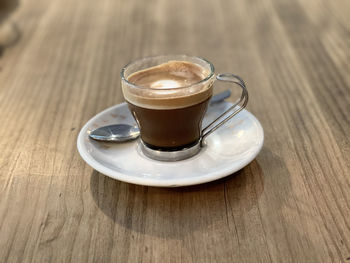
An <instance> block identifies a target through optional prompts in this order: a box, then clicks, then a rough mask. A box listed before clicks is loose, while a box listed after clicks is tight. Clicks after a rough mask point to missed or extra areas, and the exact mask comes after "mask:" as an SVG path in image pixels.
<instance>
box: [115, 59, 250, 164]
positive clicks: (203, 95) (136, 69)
mask: <svg viewBox="0 0 350 263" xmlns="http://www.w3.org/2000/svg"><path fill="white" fill-rule="evenodd" d="M121 77H122V90H123V94H124V97H125V100H126V101H127V103H128V105H129V108H130V110H131V112H132V114H133V116H134V118H135V120H136V122H137V124H138V125H139V128H140V132H141V149H142V152H143V153H144V154H145V155H146V156H148V157H150V158H152V159H156V160H162V161H177V160H182V159H186V158H189V157H191V156H193V155H195V154H196V153H198V152H199V151H200V149H201V147H203V145H204V144H203V141H204V139H205V137H206V136H208V135H209V134H210V133H211V132H213V131H214V130H216V129H217V128H219V127H220V126H221V125H223V124H224V123H225V122H226V121H228V120H229V119H230V118H232V117H233V116H234V115H236V114H237V113H238V112H239V111H241V110H242V109H243V108H244V107H245V106H246V104H247V102H248V92H247V90H246V87H245V84H244V82H243V81H242V80H241V79H240V78H239V77H238V76H235V75H233V74H219V75H218V76H215V74H214V66H213V65H212V64H211V63H210V62H209V61H207V60H205V59H202V58H199V57H191V56H185V55H169V56H157V57H149V58H144V59H140V60H137V61H135V62H132V63H129V64H128V65H126V66H125V67H124V68H123V69H122V72H121ZM215 79H218V80H222V81H228V82H232V83H235V84H237V85H238V86H240V87H241V88H242V95H241V98H240V99H239V100H238V101H237V102H236V103H234V105H233V106H232V107H231V108H230V109H229V110H228V111H226V112H225V113H223V114H222V115H221V116H218V119H217V120H215V121H214V122H213V123H211V124H210V125H208V127H206V128H204V129H203V130H202V120H203V117H204V115H205V113H206V110H207V106H208V103H209V100H210V98H211V96H212V94H213V83H214V81H215ZM240 104H242V105H241V106H239V105H240ZM236 106H237V107H236ZM229 112H231V114H229Z"/></svg>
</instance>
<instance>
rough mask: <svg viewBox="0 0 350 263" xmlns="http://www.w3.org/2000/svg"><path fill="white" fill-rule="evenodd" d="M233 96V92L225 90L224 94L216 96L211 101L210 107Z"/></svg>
mask: <svg viewBox="0 0 350 263" xmlns="http://www.w3.org/2000/svg"><path fill="white" fill-rule="evenodd" d="M230 96H231V91H230V90H225V91H223V92H220V93H218V94H216V95H214V96H213V97H212V98H211V100H210V105H212V104H215V103H218V102H221V101H223V100H224V99H226V98H228V97H230Z"/></svg>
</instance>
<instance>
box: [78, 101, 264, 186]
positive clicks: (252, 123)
mask: <svg viewBox="0 0 350 263" xmlns="http://www.w3.org/2000/svg"><path fill="white" fill-rule="evenodd" d="M231 105H232V104H231V103H229V102H222V103H219V104H216V105H214V106H210V107H209V109H208V112H207V114H206V116H205V118H204V121H203V125H206V124H207V123H209V122H210V121H211V120H214V119H215V117H217V116H218V115H219V114H220V113H222V112H224V111H225V109H227V108H228V107H230V106H231ZM116 123H127V124H134V123H135V121H134V119H133V117H132V115H131V113H130V112H129V109H128V107H127V105H126V103H122V104H118V105H116V106H113V107H111V108H108V109H106V110H104V111H103V112H101V113H99V114H97V115H96V116H95V117H93V118H92V119H91V120H89V121H88V122H87V123H86V124H85V126H84V127H83V128H82V129H81V131H80V133H79V136H78V141H77V146H78V150H79V153H80V155H81V157H82V158H83V159H84V160H85V161H86V162H87V163H88V164H89V165H90V166H91V167H93V168H94V169H96V170H97V171H99V172H100V173H103V174H105V175H108V176H109V177H112V178H114V179H117V180H120V181H124V182H128V183H133V184H140V185H149V186H162V187H177V186H186V185H194V184H201V183H205V182H210V181H213V180H216V179H219V178H222V177H225V176H227V175H230V174H232V173H234V172H236V171H238V170H240V169H241V168H243V167H244V166H246V165H247V164H249V163H250V162H251V161H252V160H253V159H254V158H255V157H256V156H257V154H258V153H259V151H260V150H261V147H262V145H263V142H264V131H263V128H262V126H261V124H260V123H259V121H258V120H257V119H256V118H255V117H254V115H253V114H251V113H250V112H248V111H246V110H243V111H242V112H240V113H239V114H238V115H237V116H235V117H234V118H233V119H231V120H230V121H229V122H227V123H226V124H225V125H224V126H222V127H221V128H219V129H218V130H217V131H215V132H214V133H212V134H211V135H209V136H208V137H207V139H206V146H205V147H204V148H203V149H202V150H201V151H200V152H199V154H197V155H196V156H194V157H192V158H190V159H186V160H182V161H178V162H161V161H155V160H152V159H149V158H148V157H146V156H144V155H143V153H142V152H141V150H140V146H139V140H136V141H131V142H127V143H101V142H97V141H94V140H92V139H90V138H89V136H88V135H89V132H90V131H91V130H94V129H96V128H97V127H100V126H104V125H110V124H116Z"/></svg>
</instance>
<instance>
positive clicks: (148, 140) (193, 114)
mask: <svg viewBox="0 0 350 263" xmlns="http://www.w3.org/2000/svg"><path fill="white" fill-rule="evenodd" d="M208 101H209V99H208V100H205V101H202V102H201V103H198V104H195V105H192V106H190V107H186V108H180V109H171V110H155V109H147V108H141V107H138V106H135V105H133V104H131V103H129V108H130V110H131V112H132V114H133V115H134V117H135V119H136V120H138V124H139V127H140V131H141V138H142V140H143V142H144V143H145V144H146V145H147V146H148V147H150V148H151V149H154V150H167V151H176V150H180V149H183V148H187V147H191V146H193V145H195V144H196V143H197V142H198V140H199V138H200V135H201V129H202V120H203V116H204V114H205V112H206V110H207V106H208Z"/></svg>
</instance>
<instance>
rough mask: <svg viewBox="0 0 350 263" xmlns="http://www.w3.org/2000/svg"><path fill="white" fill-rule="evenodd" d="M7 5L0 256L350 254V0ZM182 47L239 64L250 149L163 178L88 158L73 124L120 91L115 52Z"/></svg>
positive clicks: (0, 81) (305, 258) (157, 258)
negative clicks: (159, 182)
mask: <svg viewBox="0 0 350 263" xmlns="http://www.w3.org/2000/svg"><path fill="white" fill-rule="evenodd" d="M0 2H1V1H0ZM11 20H12V21H13V23H15V25H16V26H17V28H18V30H19V32H20V38H19V39H18V41H17V42H16V43H15V44H13V45H12V46H9V47H7V48H5V49H3V50H2V54H1V57H0V123H1V128H0V149H1V153H0V262H350V261H349V260H350V228H349V227H350V191H349V190H350V189H349V186H350V138H349V134H350V121H349V120H350V114H349V113H350V88H349V87H350V74H349V72H350V63H349V61H350V2H349V1H347V0H335V1H325V0H308V1H288V0H266V1H258V0H250V1H238V0H234V1H229V0H221V1H209V0H202V1H200V0H177V1H170V0H169V1H167V0H149V1H137V0H128V1H122V0H118V1H116V0H101V1H91V0H79V1H69V0H56V1H47V0H21V1H20V3H19V5H18V8H17V9H16V10H15V12H14V13H12V15H11ZM182 53H184V54H190V55H198V56H202V57H205V58H207V59H208V60H210V61H212V62H213V63H214V64H215V65H216V69H217V72H227V71H229V72H235V73H237V74H239V75H241V76H242V77H243V78H244V79H245V80H246V83H247V86H248V89H249V92H250V102H249V105H248V110H249V111H251V112H252V113H253V114H254V115H255V116H256V117H257V118H258V119H259V120H260V121H261V123H262V125H263V127H264V130H265V143H264V147H263V149H262V151H261V153H260V154H259V155H258V157H257V158H256V159H255V160H254V161H253V162H252V163H251V164H249V165H248V166H247V167H245V168H244V169H242V170H241V171H239V172H237V173H235V174H232V175H230V176H228V177H227V178H225V179H221V180H219V181H215V182H211V183H207V184H204V185H198V186H192V187H185V188H176V189H169V188H154V187H144V186H137V185H132V184H127V183H123V182H119V181H116V180H113V179H110V178H109V177H106V176H104V175H102V174H99V173H98V172H96V171H94V170H93V169H92V168H91V167H89V166H88V165H87V164H86V163H85V162H84V161H83V160H82V159H81V158H80V156H79V154H78V152H77V149H76V138H77V135H78V133H79V130H80V129H81V127H82V126H83V125H84V123H85V122H86V121H88V120H89V119H90V118H91V117H93V116H94V115H95V114H97V113H98V112H100V111H101V110H103V109H105V108H107V107H110V106H112V105H115V104H117V103H120V102H122V101H123V97H122V93H121V89H120V76H119V72H120V69H121V67H122V66H123V65H124V64H126V63H127V62H129V61H130V60H132V59H135V58H140V57H144V56H149V55H157V54H182Z"/></svg>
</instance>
